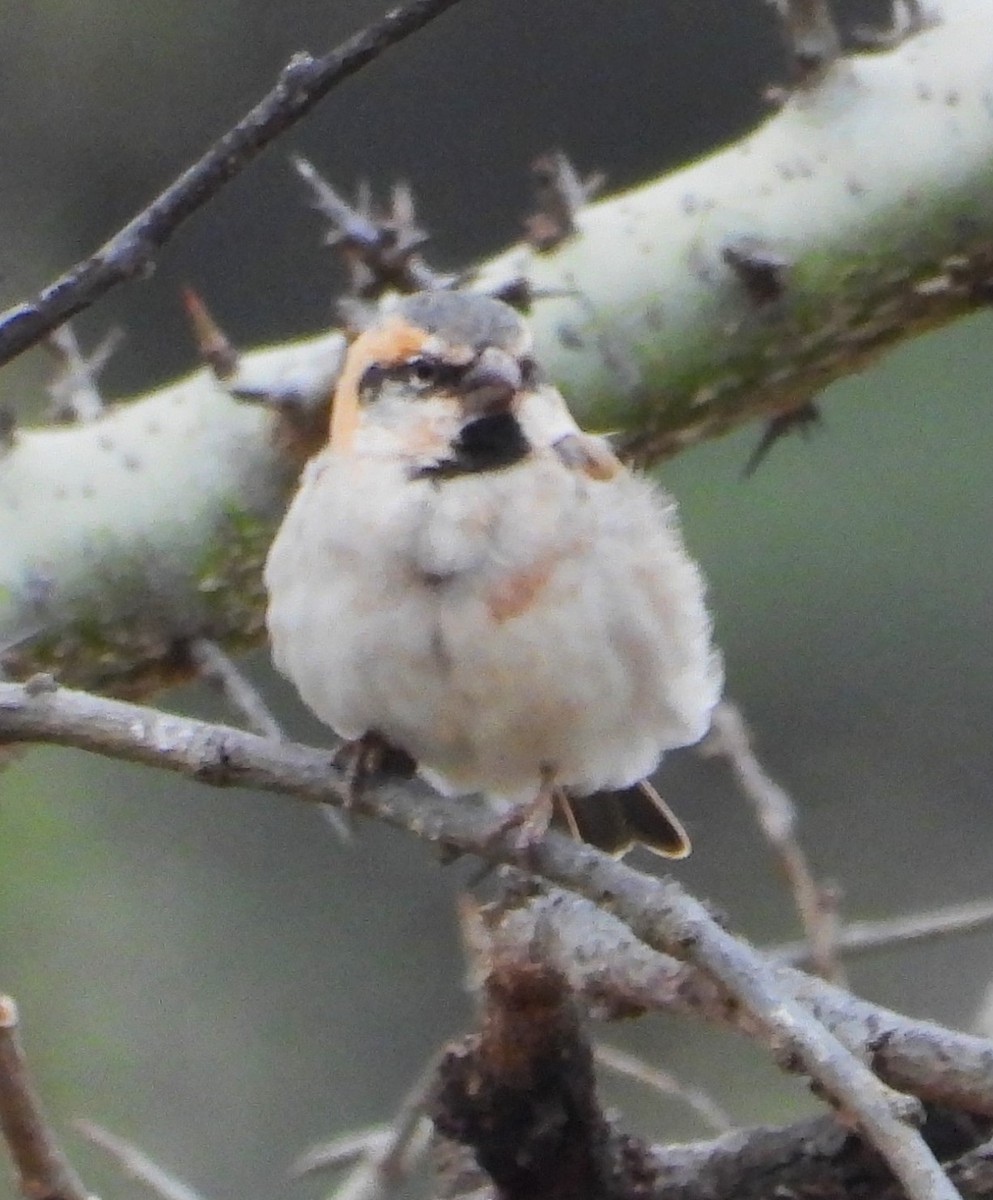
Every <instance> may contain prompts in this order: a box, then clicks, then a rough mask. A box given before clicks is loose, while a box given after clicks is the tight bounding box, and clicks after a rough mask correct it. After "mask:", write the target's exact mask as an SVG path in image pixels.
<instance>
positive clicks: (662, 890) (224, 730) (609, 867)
mask: <svg viewBox="0 0 993 1200" xmlns="http://www.w3.org/2000/svg"><path fill="white" fill-rule="evenodd" d="M2 741H43V742H54V743H57V744H61V745H68V746H76V747H78V748H80V749H87V750H91V751H94V752H97V753H101V754H104V755H109V756H112V757H116V758H121V759H125V760H130V761H135V762H142V763H145V764H147V765H151V766H156V767H160V768H165V769H168V770H172V771H175V772H178V773H180V774H183V775H186V776H188V777H191V778H194V779H198V780H200V781H202V782H204V783H208V784H211V785H213V786H219V787H223V786H232V785H237V786H243V787H255V788H258V789H260V790H263V791H267V792H275V793H279V794H283V795H290V796H296V797H298V798H300V799H305V800H309V801H323V802H332V803H342V802H343V801H344V799H345V783H346V780H345V777H344V774H343V772H341V771H340V770H336V769H335V768H334V767H333V765H332V763H331V761H330V759H329V756H328V755H327V754H326V753H321V752H319V751H316V750H311V749H308V748H307V747H304V746H299V745H295V744H292V743H275V742H274V741H273V740H272V739H268V738H259V737H257V736H255V735H253V734H249V733H245V732H242V731H240V730H236V729H231V728H229V727H226V726H219V725H211V724H208V723H206V722H203V721H195V720H190V719H188V718H181V717H177V716H173V715H169V714H165V713H162V712H157V711H156V710H154V709H149V708H143V707H140V706H138V705H130V704H124V703H121V702H117V701H111V700H104V699H101V698H99V697H96V696H91V695H88V694H86V693H81V692H72V691H68V690H64V689H63V690H49V688H48V687H47V686H46V687H44V688H39V687H37V686H35V687H30V686H25V685H18V684H0V742H2ZM352 804H353V807H354V809H355V811H356V812H357V813H359V814H360V815H366V816H371V817H375V818H376V819H377V820H380V821H384V822H386V823H388V824H391V825H394V826H396V827H399V828H402V829H405V830H407V831H408V832H411V833H414V834H416V835H417V836H419V837H421V838H424V839H426V840H428V841H432V842H437V843H440V844H441V845H443V846H444V847H446V848H447V849H448V850H450V851H453V852H456V853H471V854H475V855H478V856H479V857H480V858H482V859H484V861H487V862H490V863H493V864H503V865H505V866H512V867H516V868H518V869H519V870H522V871H525V872H527V873H528V874H530V875H533V876H537V877H539V878H543V879H544V880H546V881H548V882H550V883H554V884H557V885H559V886H560V887H563V888H565V889H567V890H568V891H570V892H573V893H575V894H577V895H580V896H583V897H585V898H586V899H587V900H589V901H592V902H593V904H594V905H596V906H598V907H599V908H601V909H604V910H609V912H610V913H611V914H613V916H614V917H615V918H616V919H617V920H618V921H620V922H622V924H623V926H626V928H627V930H629V931H630V933H631V934H633V935H634V939H636V942H637V943H638V944H643V945H644V946H648V947H650V948H651V949H652V950H654V951H657V952H661V953H663V954H669V955H673V956H675V957H676V958H679V959H680V960H682V961H684V962H687V963H690V964H692V965H693V966H695V967H697V968H699V970H700V972H701V973H702V975H703V976H704V977H705V978H709V979H710V980H711V981H712V982H713V983H714V984H715V985H716V986H717V989H718V994H720V995H722V996H723V999H724V1003H725V1004H728V1003H730V1004H731V1005H732V1007H736V1008H737V1009H739V1010H740V1012H741V1014H742V1015H743V1016H744V1017H746V1018H747V1019H748V1021H749V1023H750V1025H751V1028H752V1030H753V1033H754V1034H755V1035H756V1036H757V1037H759V1038H760V1040H762V1041H764V1042H765V1043H766V1044H767V1045H768V1046H770V1048H773V1049H774V1050H775V1051H776V1053H777V1054H778V1055H779V1056H780V1057H781V1059H782V1061H783V1062H784V1063H787V1064H789V1065H790V1066H791V1067H792V1068H793V1069H795V1070H799V1071H803V1072H805V1073H806V1074H808V1075H809V1076H810V1077H811V1078H812V1079H814V1080H815V1081H816V1082H817V1084H818V1086H819V1087H820V1088H821V1089H822V1090H823V1092H824V1093H825V1094H826V1095H828V1096H829V1097H831V1098H832V1099H833V1100H834V1102H835V1103H836V1104H838V1105H839V1106H840V1107H841V1108H842V1109H844V1110H845V1111H846V1112H847V1113H848V1114H850V1116H851V1117H852V1118H853V1119H854V1120H855V1121H856V1123H857V1124H858V1125H859V1127H860V1128H861V1130H862V1132H863V1134H864V1135H865V1136H866V1137H867V1139H868V1140H869V1141H871V1142H872V1144H873V1145H874V1146H875V1147H876V1148H877V1150H879V1152H880V1153H881V1154H882V1155H883V1157H884V1158H885V1159H886V1160H887V1162H888V1163H889V1164H890V1166H891V1168H892V1170H893V1171H894V1173H895V1174H896V1175H897V1177H898V1178H899V1179H900V1181H901V1182H902V1184H903V1186H904V1188H905V1189H906V1191H907V1194H908V1196H909V1197H911V1200H954V1198H955V1197H956V1196H957V1192H956V1191H955V1189H954V1188H953V1187H952V1186H951V1184H950V1183H949V1181H948V1179H947V1177H946V1176H945V1174H944V1173H943V1172H942V1170H941V1168H940V1166H939V1165H938V1163H937V1161H936V1159H935V1158H934V1156H933V1155H932V1154H931V1152H930V1151H929V1150H928V1148H927V1147H926V1145H925V1143H924V1142H923V1140H922V1139H921V1137H920V1134H919V1133H918V1132H917V1130H916V1129H915V1128H913V1123H914V1121H915V1120H916V1119H917V1116H918V1111H919V1110H918V1106H917V1105H916V1103H915V1102H913V1101H912V1100H911V1099H910V1097H908V1096H903V1095H900V1094H898V1093H896V1092H893V1091H891V1090H890V1089H889V1088H888V1087H886V1086H885V1085H884V1084H883V1083H882V1082H881V1080H880V1079H879V1078H877V1076H876V1075H874V1074H873V1073H872V1071H870V1070H869V1069H868V1068H867V1067H866V1066H865V1065H863V1063H862V1062H861V1061H860V1060H859V1059H857V1058H856V1057H854V1056H853V1055H852V1054H851V1053H850V1051H849V1050H847V1049H846V1048H845V1047H844V1046H843V1045H842V1043H841V1042H840V1041H839V1040H838V1039H837V1038H836V1037H835V1036H834V1035H833V1034H832V1033H830V1032H829V1031H828V1029H827V1027H826V1026H825V1025H824V1024H822V1023H821V1022H820V1021H818V1020H817V1019H816V1018H815V1017H813V1016H812V1015H811V1012H810V1010H809V1008H808V1007H807V1006H806V1005H805V1004H804V1003H803V1002H802V1001H801V1000H800V999H799V995H800V992H801V989H800V988H799V987H798V988H796V989H795V990H793V988H792V985H790V986H788V987H787V988H783V987H782V986H781V984H780V983H779V982H778V981H777V978H776V976H775V974H774V972H773V970H772V968H771V967H770V966H769V964H768V963H766V962H765V961H764V960H763V959H762V957H761V955H760V954H759V953H757V952H756V951H754V950H752V949H751V948H750V947H749V946H747V945H746V944H745V943H744V942H741V941H739V940H738V939H736V938H735V937H733V936H732V935H731V934H729V933H727V932H726V931H725V930H724V929H723V928H722V927H721V926H720V925H719V924H718V923H717V922H716V921H715V920H714V918H713V917H712V916H711V915H710V914H709V912H708V911H707V910H706V908H705V907H704V906H703V905H702V904H701V903H700V902H699V901H697V900H695V899H694V898H693V897H691V896H689V895H687V894H686V893H685V892H684V891H683V890H682V888H680V887H679V885H678V884H676V883H675V882H674V881H673V880H669V879H658V880H656V879H651V878H649V877H648V876H645V875H642V874H640V873H638V872H637V871H634V870H632V869H631V868H629V867H627V866H625V865H624V864H622V863H620V862H615V861H614V860H612V859H610V858H607V857H606V856H605V855H603V854H601V853H599V852H598V851H595V850H593V849H592V848H591V847H588V846H582V845H578V844H575V843H573V842H571V841H569V840H568V839H567V838H565V837H563V836H560V835H557V834H554V833H549V834H547V835H545V836H544V837H543V838H541V839H540V840H538V841H536V842H535V843H534V844H533V845H529V846H525V847H522V846H521V845H520V844H519V839H518V838H517V837H515V836H514V834H513V831H509V832H508V831H500V832H497V833H495V832H494V829H493V819H492V815H491V814H490V813H489V810H488V809H487V808H485V807H484V808H482V809H479V808H476V807H474V806H473V805H471V804H469V803H467V802H466V801H464V800H461V801H453V800H451V799H445V798H443V797H440V796H436V795H433V794H432V793H430V792H429V791H427V789H423V788H417V787H409V786H399V785H396V784H390V783H384V784H383V785H382V786H381V787H378V788H375V789H373V788H369V789H367V790H366V791H365V792H364V793H363V794H362V795H361V796H360V797H358V798H352ZM802 978H806V977H802ZM843 994H844V993H842V995H843ZM987 1050H988V1051H989V1052H990V1053H991V1054H993V1048H990V1047H987Z"/></svg>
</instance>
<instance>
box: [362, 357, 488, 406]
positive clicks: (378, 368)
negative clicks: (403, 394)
mask: <svg viewBox="0 0 993 1200" xmlns="http://www.w3.org/2000/svg"><path fill="white" fill-rule="evenodd" d="M471 365H472V364H471V363H465V364H461V365H456V364H455V363H450V362H445V360H444V359H440V358H433V357H432V356H430V355H427V354H417V355H414V356H413V357H412V358H408V359H406V360H405V361H404V362H399V363H390V364H385V363H370V364H369V366H368V367H366V369H365V370H364V371H363V372H362V377H361V378H360V380H359V395H360V396H365V397H366V398H367V399H372V397H371V396H370V395H368V393H374V392H377V391H379V389H380V388H381V387H382V385H383V384H384V383H385V382H386V381H387V380H388V379H395V380H398V381H399V382H401V383H418V384H420V385H421V386H424V387H429V388H456V387H458V385H459V382H460V381H461V379H462V377H463V376H464V375H465V373H466V371H467V370H468V369H469V367H470V366H471Z"/></svg>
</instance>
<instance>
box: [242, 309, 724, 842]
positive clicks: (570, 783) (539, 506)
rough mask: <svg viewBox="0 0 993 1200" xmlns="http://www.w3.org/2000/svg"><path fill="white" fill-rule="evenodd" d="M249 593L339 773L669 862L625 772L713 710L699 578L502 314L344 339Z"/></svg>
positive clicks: (670, 832) (405, 321) (437, 312)
mask: <svg viewBox="0 0 993 1200" xmlns="http://www.w3.org/2000/svg"><path fill="white" fill-rule="evenodd" d="M265 584H266V588H267V590H268V597H269V603H268V612H267V625H268V631H269V636H270V641H271V646H272V654H273V659H274V662H275V665H276V667H277V668H278V669H279V670H280V671H281V672H282V673H283V674H284V675H286V676H287V677H288V678H289V679H290V680H291V681H292V683H293V684H294V685H295V687H296V688H297V690H298V692H299V694H300V696H301V697H302V699H303V700H304V702H305V703H306V704H307V705H308V706H309V707H310V708H311V709H312V710H313V712H314V713H315V714H316V715H317V716H318V717H319V718H320V719H321V720H322V721H324V722H325V723H326V724H328V725H329V726H331V728H332V729H333V730H334V731H335V732H336V733H338V734H339V735H340V736H341V737H342V738H343V739H345V740H346V750H345V752H344V758H343V761H347V762H349V763H350V765H351V766H352V767H353V768H354V769H355V774H356V776H361V775H363V774H364V773H365V772H366V771H368V770H373V769H375V768H377V767H378V766H380V765H381V764H382V762H383V761H384V756H386V757H389V756H390V755H392V756H393V762H394V765H395V764H396V762H397V756H398V755H399V757H400V759H402V760H403V761H407V762H410V761H411V760H412V762H413V763H416V769H417V771H418V773H419V774H420V775H421V776H422V777H423V778H424V779H425V780H426V781H427V782H428V783H430V784H431V785H433V786H434V787H436V788H437V789H439V790H440V791H441V792H442V793H444V794H448V795H469V794H475V793H483V794H485V795H486V796H487V797H488V798H490V800H491V802H493V803H494V804H495V805H496V806H497V807H498V808H499V810H500V811H501V812H502V813H503V814H504V815H503V816H502V817H501V824H500V825H499V826H498V829H501V830H502V829H505V828H506V827H507V826H508V825H509V824H514V823H515V822H516V823H519V824H520V825H521V826H522V827H525V828H537V829H543V828H544V827H545V826H546V825H547V824H548V821H549V819H551V817H552V816H557V818H558V819H559V820H560V821H564V823H565V824H566V825H567V826H568V828H570V829H571V830H572V832H573V833H574V834H575V835H576V836H577V837H580V838H585V839H587V840H590V841H592V842H593V843H594V844H596V845H599V846H601V847H602V848H604V849H606V850H608V851H609V852H610V853H614V854H621V853H623V852H625V851H626V850H627V849H629V848H630V847H631V845H633V844H635V843H641V844H644V845H646V846H648V847H649V849H653V850H655V851H657V852H658V853H661V854H664V855H667V856H669V857H682V856H684V855H685V854H687V853H688V852H689V841H688V839H687V836H686V833H685V830H684V829H683V827H682V825H681V824H680V822H679V820H678V819H677V818H676V816H675V815H674V814H673V813H672V812H671V811H670V809H669V808H668V806H667V805H666V804H665V803H664V801H663V800H662V798H661V797H660V796H659V795H658V793H657V792H656V791H655V790H654V788H653V787H652V786H651V784H650V783H649V782H648V780H647V777H648V776H649V775H650V774H651V773H652V772H653V771H654V770H655V768H656V767H657V766H658V763H659V760H660V758H661V757H662V755H663V753H664V752H665V751H666V750H669V749H672V748H674V747H677V746H685V745H688V744H690V743H693V742H696V741H698V740H699V739H700V738H701V737H702V736H703V735H704V734H705V733H706V732H707V729H708V728H709V724H710V714H711V710H712V709H713V707H714V705H715V704H716V703H717V701H718V699H719V698H720V693H721V689H722V685H723V677H722V668H721V659H720V656H719V654H718V652H717V651H716V650H715V649H714V646H713V643H712V628H711V619H710V616H709V614H708V611H707V607H706V604H705V594H704V593H705V589H704V583H703V580H702V577H701V574H700V571H699V569H698V568H697V566H696V564H695V563H694V562H693V561H692V559H691V558H690V557H689V555H688V553H687V551H686V549H685V547H684V544H683V539H682V536H681V533H680V530H679V526H678V523H677V515H676V509H675V505H674V503H673V501H672V500H671V499H670V498H669V497H668V495H666V494H665V493H664V492H663V491H662V490H660V489H659V488H658V487H657V486H656V485H655V484H654V483H653V482H651V481H650V480H649V479H648V478H647V477H645V476H642V475H640V474H637V473H634V472H632V471H630V470H628V469H627V468H626V467H625V466H624V465H623V464H622V463H621V461H620V460H619V459H618V458H617V456H616V455H615V454H614V452H613V450H612V449H611V447H610V445H609V443H608V442H607V441H606V440H605V439H602V438H600V437H597V436H594V435H592V434H587V433H584V432H583V431H582V430H581V429H580V427H579V425H578V424H577V423H576V421H575V419H574V418H573V416H572V414H571V413H570V411H569V409H568V407H567V405H566V402H565V400H564V399H563V397H562V395H561V393H560V392H559V391H558V390H557V389H556V388H555V387H554V386H552V385H551V383H550V382H549V381H548V380H547V379H546V378H545V376H544V375H543V373H542V371H541V368H540V367H539V365H538V363H537V362H536V360H535V358H534V355H533V352H532V339H531V336H530V332H529V329H528V327H527V324H526V323H525V321H524V320H523V318H522V317H521V316H519V315H518V313H517V312H516V311H515V310H514V309H512V308H510V307H509V306H507V305H506V304H504V303H502V302H501V301H498V300H495V299H492V298H490V297H488V296H485V295H481V294H475V293H469V292H458V291H437V292H421V293H417V294H414V295H410V296H407V297H405V298H403V299H401V300H398V301H396V302H395V303H394V305H393V307H392V308H390V309H387V310H384V311H383V312H382V313H381V315H380V316H379V317H378V318H377V319H376V321H375V323H374V324H373V325H372V326H371V327H369V328H367V329H366V330H365V331H364V332H362V333H361V334H360V335H359V336H358V337H357V338H356V340H355V341H354V342H353V343H352V345H351V346H350V348H349V350H348V353H347V355H346V358H345V361H344V364H343V368H342V371H341V374H340V376H339V379H338V382H337V386H336V390H335V395H334V399H333V405H332V414H331V422H330V437H329V440H328V443H327V445H326V446H325V447H324V448H323V449H322V450H321V451H320V452H319V453H318V454H316V455H315V456H314V457H313V458H312V459H311V460H310V461H309V463H308V464H307V466H306V467H305V469H304V471H303V474H302V476H301V480H300V484H299V488H298V491H297V493H296V496H295V498H294V499H293V501H292V503H291V504H290V506H289V509H288V511H287V513H286V516H285V518H284V520H283V522H282V524H281V526H280V528H279V531H278V533H277V535H276V537H275V539H274V541H273V543H272V547H271V549H270V551H269V555H268V559H267V562H266V567H265Z"/></svg>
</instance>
